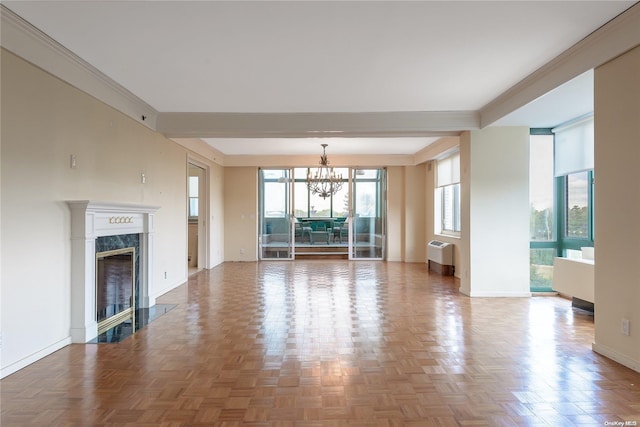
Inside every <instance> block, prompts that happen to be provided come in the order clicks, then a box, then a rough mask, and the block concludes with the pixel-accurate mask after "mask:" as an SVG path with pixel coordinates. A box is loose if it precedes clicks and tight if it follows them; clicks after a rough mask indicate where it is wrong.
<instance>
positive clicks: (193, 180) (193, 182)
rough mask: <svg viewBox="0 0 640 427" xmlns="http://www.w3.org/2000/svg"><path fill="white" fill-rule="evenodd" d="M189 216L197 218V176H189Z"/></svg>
mask: <svg viewBox="0 0 640 427" xmlns="http://www.w3.org/2000/svg"><path fill="white" fill-rule="evenodd" d="M189 218H198V177H197V176H190V177H189Z"/></svg>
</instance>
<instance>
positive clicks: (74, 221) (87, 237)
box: [67, 200, 159, 343]
mask: <svg viewBox="0 0 640 427" xmlns="http://www.w3.org/2000/svg"><path fill="white" fill-rule="evenodd" d="M67 204H68V205H69V208H70V210H71V340H72V342H74V343H85V342H87V341H90V340H92V339H93V338H95V337H97V336H98V323H97V321H96V284H95V280H96V238H97V237H102V236H117V235H120V234H139V235H140V290H139V301H140V307H142V308H145V307H151V306H153V305H154V304H155V301H152V298H150V297H149V284H150V283H151V282H152V277H153V276H152V273H153V236H154V215H155V212H156V211H157V210H158V209H159V207H158V206H146V205H138V204H127V203H108V202H97V201H92V200H72V201H67Z"/></svg>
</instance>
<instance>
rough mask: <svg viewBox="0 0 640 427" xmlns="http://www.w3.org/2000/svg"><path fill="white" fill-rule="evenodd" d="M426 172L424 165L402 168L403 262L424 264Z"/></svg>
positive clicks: (425, 256)
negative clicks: (403, 193)
mask: <svg viewBox="0 0 640 427" xmlns="http://www.w3.org/2000/svg"><path fill="white" fill-rule="evenodd" d="M426 170H427V168H426V165H424V164H421V165H417V166H406V167H405V168H404V175H405V179H404V182H405V189H404V192H405V203H404V206H405V208H404V223H405V227H404V248H405V249H404V259H403V261H404V262H425V261H426V258H427V255H426V243H427V242H426V234H427V232H426V226H427V225H426V223H425V200H426V197H427V192H428V191H429V190H427V188H426V187H425V186H424V184H425V180H424V177H425V173H426Z"/></svg>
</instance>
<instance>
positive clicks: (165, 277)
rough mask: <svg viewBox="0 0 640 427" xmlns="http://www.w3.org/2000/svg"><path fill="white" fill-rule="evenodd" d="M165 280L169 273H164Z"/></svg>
mask: <svg viewBox="0 0 640 427" xmlns="http://www.w3.org/2000/svg"><path fill="white" fill-rule="evenodd" d="M164 279H165V280H167V272H166V271H165V272H164Z"/></svg>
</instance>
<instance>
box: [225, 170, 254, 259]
mask: <svg viewBox="0 0 640 427" xmlns="http://www.w3.org/2000/svg"><path fill="white" fill-rule="evenodd" d="M224 177H225V179H224V229H225V232H224V253H225V261H257V260H258V251H257V247H258V168H255V167H229V168H226V169H225V171H224Z"/></svg>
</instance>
